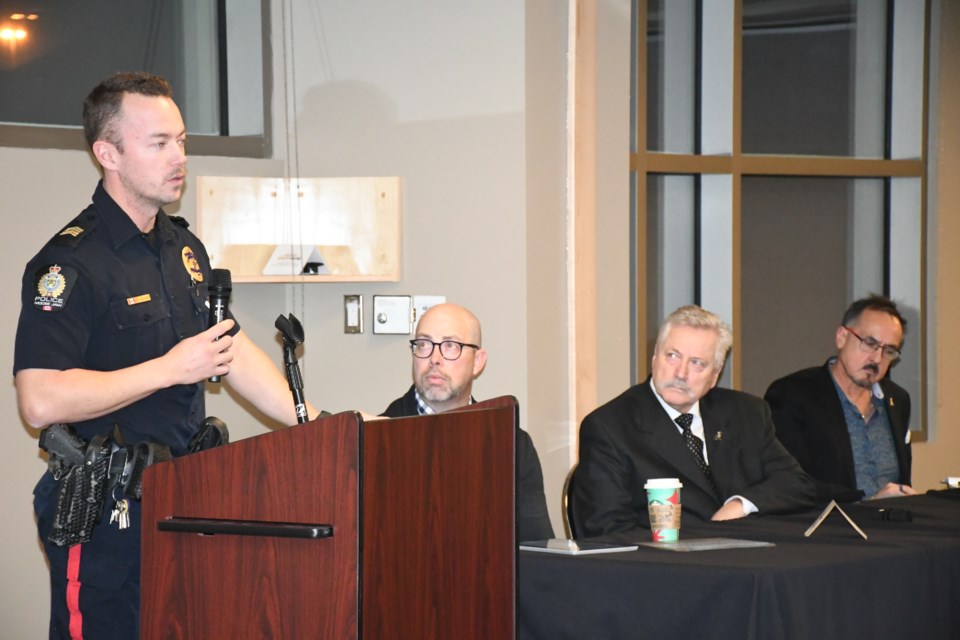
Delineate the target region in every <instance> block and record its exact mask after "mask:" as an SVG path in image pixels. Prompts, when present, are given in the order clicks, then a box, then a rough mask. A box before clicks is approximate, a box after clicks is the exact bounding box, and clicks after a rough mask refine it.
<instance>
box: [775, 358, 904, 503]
mask: <svg viewBox="0 0 960 640" xmlns="http://www.w3.org/2000/svg"><path fill="white" fill-rule="evenodd" d="M829 364H830V361H829V360H828V361H827V363H826V364H824V365H823V366H820V367H813V368H811V369H803V370H802V371H797V372H796V373H792V374H790V375H788V376H786V377H784V378H780V379H779V380H777V381H775V382H774V383H773V384H771V385H770V388H769V389H767V393H766V395H765V398H766V400H767V402H768V403H769V404H770V408H771V410H772V411H773V422H774V424H775V425H777V438H779V439H780V442H782V443H783V446H785V447H786V448H787V450H789V451H790V453H792V454H793V456H794V457H795V458H796V459H797V462H799V463H800V466H802V467H803V468H804V469H805V470H806V471H807V473H809V474H810V475H811V476H812V477H813V482H814V484H815V485H816V487H817V499H818V500H819V501H820V502H829V501H830V500H837V501H838V502H851V501H854V500H859V499H860V498H862V497H863V492H862V491H860V490H859V489H857V473H856V469H855V468H854V465H853V449H852V448H851V446H850V434H849V433H848V432H847V422H846V420H845V418H844V416H843V405H842V404H841V403H840V397H839V396H838V395H837V388H836V386H835V385H834V383H833V376H832V375H831V374H830V369H829ZM880 388H881V389H883V396H884V405H885V407H886V411H887V418H888V420H889V421H890V430H891V431H892V432H893V444H894V446H895V447H896V450H897V462H898V463H899V467H900V482H902V483H904V484H910V466H911V460H912V455H911V452H910V445H909V444H907V442H906V438H907V430H908V429H909V428H910V395H909V394H908V393H907V392H906V390H904V389H903V388H902V387H900V386H898V385H896V384H894V383H893V382H891V381H890V380H889V379H884V380H881V381H880Z"/></svg>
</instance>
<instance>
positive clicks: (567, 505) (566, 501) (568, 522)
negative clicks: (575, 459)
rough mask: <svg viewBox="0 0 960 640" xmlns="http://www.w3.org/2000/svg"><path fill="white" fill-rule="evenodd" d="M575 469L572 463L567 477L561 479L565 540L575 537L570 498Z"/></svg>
mask: <svg viewBox="0 0 960 640" xmlns="http://www.w3.org/2000/svg"><path fill="white" fill-rule="evenodd" d="M576 470H577V465H576V464H574V465H573V467H571V468H570V471H569V472H567V478H566V480H564V481H563V510H562V513H563V530H564V534H565V535H566V536H567V540H576V539H577V530H576V524H575V522H576V519H575V518H574V517H573V501H572V500H571V499H570V496H571V494H572V493H573V476H574V474H575V472H576Z"/></svg>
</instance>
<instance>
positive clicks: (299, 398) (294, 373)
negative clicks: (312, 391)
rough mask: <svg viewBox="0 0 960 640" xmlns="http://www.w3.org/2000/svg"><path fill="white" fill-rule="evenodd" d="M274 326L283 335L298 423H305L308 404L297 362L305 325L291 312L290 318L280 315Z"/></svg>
mask: <svg viewBox="0 0 960 640" xmlns="http://www.w3.org/2000/svg"><path fill="white" fill-rule="evenodd" d="M274 326H275V327H276V328H277V331H279V332H280V335H282V336H283V364H284V368H285V369H286V371H287V384H288V385H289V386H290V391H291V393H293V405H294V408H295V409H296V412H297V423H299V424H303V423H304V422H306V421H307V404H306V401H305V400H304V399H303V378H302V377H301V375H300V365H299V364H298V363H297V345H300V344H303V325H302V324H300V321H299V320H297V317H296V316H295V315H293V314H292V313H291V314H290V317H289V318H287V317H284V316H283V315H282V314H281V315H280V316H278V317H277V321H276V322H275V323H274Z"/></svg>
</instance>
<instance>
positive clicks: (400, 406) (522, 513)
mask: <svg viewBox="0 0 960 640" xmlns="http://www.w3.org/2000/svg"><path fill="white" fill-rule="evenodd" d="M380 415H381V416H386V417H388V418H405V417H409V416H416V415H419V411H418V410H417V398H416V396H414V387H413V386H411V387H410V389H409V391H407V392H406V393H405V394H403V395H402V396H401V397H399V398H397V399H396V400H394V401H393V402H391V403H390V406H389V407H387V409H386V411H384V412H383V413H381V414H380ZM552 537H553V525H551V524H550V516H549V514H548V513H547V500H546V498H545V497H544V494H543V471H542V470H541V468H540V458H539V457H538V456H537V450H536V448H535V447H534V446H533V440H532V439H531V438H530V434H528V433H527V432H526V431H524V430H523V429H520V428H517V542H523V541H526V540H546V539H548V538H552Z"/></svg>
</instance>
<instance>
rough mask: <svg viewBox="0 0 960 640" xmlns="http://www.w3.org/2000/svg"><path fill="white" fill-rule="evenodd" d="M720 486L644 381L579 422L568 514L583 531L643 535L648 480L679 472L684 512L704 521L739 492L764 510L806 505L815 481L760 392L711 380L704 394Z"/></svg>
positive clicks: (708, 435)
mask: <svg viewBox="0 0 960 640" xmlns="http://www.w3.org/2000/svg"><path fill="white" fill-rule="evenodd" d="M700 415H701V417H702V418H703V425H704V435H705V440H706V447H707V457H708V459H709V463H710V469H711V472H712V474H713V478H714V482H715V483H716V485H717V489H718V492H719V495H718V493H717V492H714V490H713V489H712V488H711V486H710V483H709V482H708V481H707V478H706V476H704V474H703V472H701V471H700V469H699V467H697V464H696V461H695V460H694V457H693V455H692V454H691V453H690V451H689V450H688V449H687V448H686V445H685V444H684V441H683V437H682V436H681V435H680V432H679V430H678V429H677V426H676V424H675V423H674V422H673V421H672V420H671V419H670V416H668V415H667V412H666V411H664V409H663V407H662V406H661V405H660V403H659V402H658V401H657V398H656V396H655V395H654V394H653V390H652V389H651V388H650V379H649V378H648V379H647V381H646V382H644V383H643V384H639V385H636V386H634V387H631V388H630V389H628V390H627V391H625V392H624V393H622V394H621V395H620V396H618V397H616V398H614V399H613V400H611V401H610V402H608V403H607V404H605V405H603V406H601V407H600V408H598V409H596V410H595V411H593V412H592V413H590V414H589V415H588V416H587V417H586V418H584V420H583V424H581V425H580V462H579V464H578V465H577V469H576V471H575V472H574V476H575V481H574V491H573V495H572V502H573V517H574V520H575V522H576V524H577V531H578V533H580V535H583V536H584V537H590V536H605V537H615V538H620V539H633V540H637V539H644V540H645V539H647V538H649V535H650V534H649V533H647V532H646V531H644V529H649V527H650V519H649V517H648V515H647V498H646V491H645V490H644V488H643V485H644V484H645V483H646V481H647V479H648V478H674V477H677V478H680V481H681V482H682V483H683V489H682V490H681V492H680V502H681V504H682V506H683V518H685V519H686V518H695V519H697V520H701V521H706V520H709V519H710V517H711V516H712V515H713V514H714V513H716V511H717V510H718V509H719V508H720V507H721V506H723V502H724V500H726V499H727V498H729V497H731V496H734V495H740V496H743V497H744V498H746V499H748V500H750V501H751V502H753V503H754V504H755V505H756V506H757V509H758V511H759V513H760V514H764V513H777V512H786V511H795V510H801V509H806V508H809V507H812V506H813V504H814V502H813V497H814V487H813V483H812V482H811V481H810V478H809V477H808V476H807V474H806V473H804V472H803V470H802V469H801V468H800V465H799V464H797V461H796V460H794V459H793V456H791V455H790V454H789V453H787V450H786V449H784V448H783V445H781V444H780V443H779V442H778V441H777V439H776V437H774V433H773V421H772V420H771V419H770V409H769V408H768V407H767V404H766V403H765V402H764V401H763V400H762V399H760V398H757V397H755V396H751V395H748V394H746V393H742V392H739V391H732V390H730V389H718V388H714V389H712V390H710V391H709V392H708V393H707V394H706V395H705V396H704V397H703V398H701V399H700Z"/></svg>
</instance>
